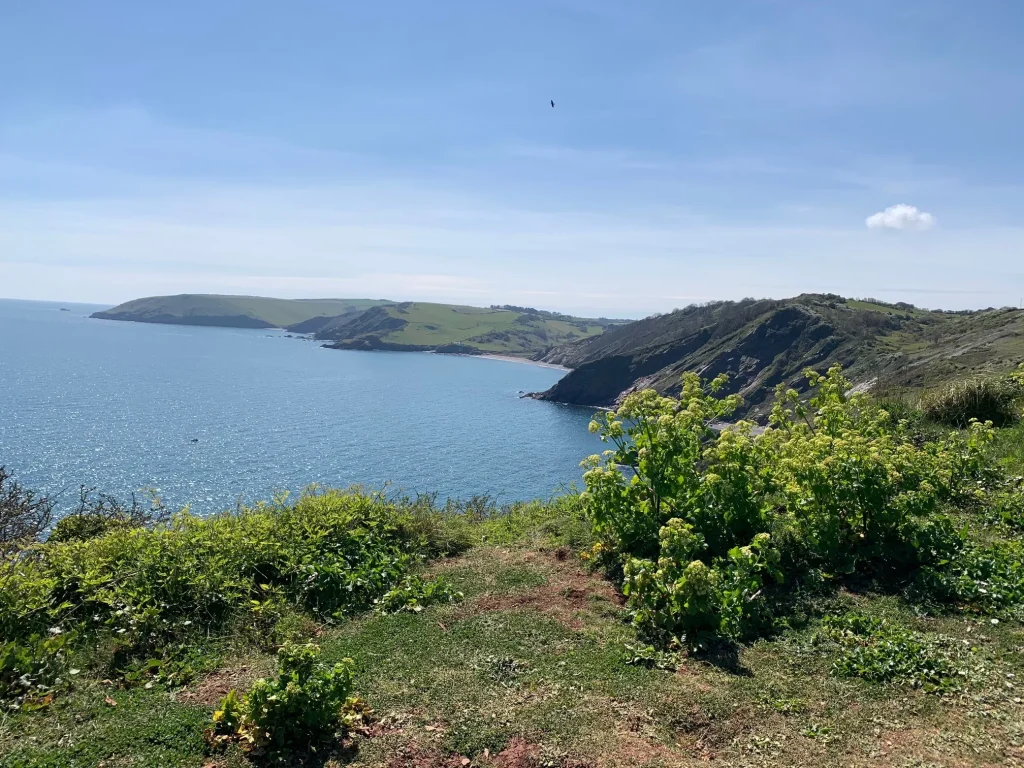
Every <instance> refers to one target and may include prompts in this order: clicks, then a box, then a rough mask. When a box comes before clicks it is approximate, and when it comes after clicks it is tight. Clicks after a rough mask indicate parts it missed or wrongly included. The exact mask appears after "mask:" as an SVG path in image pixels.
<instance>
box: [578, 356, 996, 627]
mask: <svg viewBox="0 0 1024 768" xmlns="http://www.w3.org/2000/svg"><path fill="white" fill-rule="evenodd" d="M806 375H807V378H808V384H809V387H810V389H811V391H812V394H813V396H812V397H811V398H810V402H809V404H806V405H805V404H804V403H803V401H802V400H801V399H800V397H799V396H798V394H797V392H796V391H794V390H786V389H784V388H780V389H779V390H778V391H777V399H776V404H775V407H774V409H773V411H772V414H771V419H770V428H769V429H767V430H765V431H764V432H763V434H759V435H758V434H755V433H754V430H753V428H752V427H753V425H751V424H749V423H746V422H739V423H738V424H736V425H733V426H731V427H728V428H726V429H723V430H720V431H716V429H714V428H713V426H712V424H713V423H715V422H716V421H719V420H722V419H724V418H727V417H728V416H729V415H730V414H731V413H732V412H733V411H734V410H735V408H736V406H737V405H738V404H739V399H738V398H737V397H736V396H735V395H732V396H729V397H725V398H722V399H719V398H718V397H717V396H716V394H717V393H718V392H719V391H720V390H721V389H722V387H723V386H724V385H725V383H726V380H725V378H724V377H718V378H717V379H715V380H714V381H712V382H710V383H709V384H705V383H703V382H701V380H700V379H699V378H698V377H697V376H696V375H692V374H690V375H686V376H684V377H683V386H682V392H681V394H680V396H679V397H678V398H671V397H662V396H660V395H658V394H657V393H655V392H652V391H645V392H639V393H635V394H633V395H630V396H629V397H627V398H626V400H625V401H624V402H623V404H622V406H621V408H620V409H619V410H618V411H616V412H611V413H608V414H605V416H604V419H603V421H595V422H593V423H592V424H591V430H592V431H595V432H598V433H600V435H601V437H602V439H604V440H605V441H607V442H610V443H611V444H612V445H613V446H614V449H613V450H610V451H606V452H605V455H604V457H603V458H602V457H598V456H592V457H590V458H589V459H588V460H587V461H586V462H584V465H585V467H586V468H587V471H586V473H585V475H584V480H585V482H586V485H587V490H586V492H585V493H584V494H583V495H582V499H583V502H584V505H585V507H586V509H587V511H588V514H589V516H590V519H591V520H592V523H593V526H594V531H595V534H596V535H597V536H598V538H599V542H600V545H599V546H598V547H597V548H596V551H597V552H599V553H600V554H601V556H602V557H603V558H604V559H606V560H607V558H608V557H609V556H610V557H611V558H613V564H615V563H617V564H618V565H619V566H621V568H622V573H623V578H624V587H623V591H624V592H625V593H626V595H627V596H628V598H629V600H628V605H629V608H630V609H631V611H632V612H633V616H634V622H635V624H636V626H637V627H638V629H639V630H640V631H641V632H642V633H643V634H645V635H646V636H647V638H648V639H651V640H652V641H656V642H658V643H660V644H665V643H668V644H672V643H675V642H678V643H681V644H690V645H694V644H699V643H700V642H701V641H702V638H703V637H704V636H706V635H715V636H727V637H741V636H743V635H744V634H748V633H751V632H756V631H758V630H759V628H760V627H762V626H763V625H764V623H765V622H766V621H769V620H770V612H769V606H768V604H767V601H766V597H767V596H768V595H770V594H772V593H773V592H777V589H776V588H775V585H776V584H779V583H782V582H786V583H787V584H789V585H790V586H793V585H794V584H795V583H797V582H799V581H801V580H805V581H806V580H807V579H808V577H809V576H810V577H811V578H812V580H816V581H820V580H822V579H826V580H828V579H835V578H837V577H838V578H842V577H846V576H851V575H858V576H879V575H885V576H892V575H902V574H910V573H913V572H915V571H916V570H917V569H919V568H920V567H922V566H924V565H927V564H931V563H934V562H935V561H937V560H938V559H940V558H941V556H942V555H941V553H942V552H943V551H946V550H949V549H951V548H955V547H956V546H959V543H958V542H959V541H960V538H961V535H960V533H959V532H958V531H957V530H956V529H955V528H951V527H950V526H944V525H942V524H938V527H936V525H937V524H936V522H935V520H936V515H937V513H938V512H939V510H940V509H941V507H942V505H943V504H945V503H947V502H952V501H955V500H958V499H961V498H965V497H971V498H974V497H975V496H977V494H978V493H979V492H981V493H983V488H982V491H979V490H978V489H979V487H980V486H979V485H978V482H977V481H978V480H979V478H980V477H981V476H982V475H983V474H984V472H985V471H986V469H987V461H986V459H985V447H986V445H987V443H988V442H989V441H990V440H991V430H990V429H989V428H988V427H986V426H984V425H979V424H974V425H973V426H972V427H971V429H970V430H968V431H967V432H966V433H962V434H960V433H958V434H953V435H950V436H949V437H947V438H944V439H943V440H941V441H937V442H930V443H925V444H924V445H923V446H919V445H918V444H916V443H915V442H914V440H913V439H911V436H910V435H909V434H908V433H906V432H905V431H904V430H903V429H902V428H901V426H900V424H899V423H897V424H895V425H894V424H893V421H892V419H891V417H890V415H889V414H888V413H887V412H886V411H885V410H883V409H882V408H880V407H878V406H877V405H875V404H872V403H871V402H870V401H868V400H867V399H866V398H865V397H864V396H862V395H857V394H853V395H848V394H847V393H848V392H849V391H850V382H849V381H847V380H846V379H845V378H844V377H843V375H842V372H841V370H840V369H839V368H834V369H832V370H831V371H829V373H828V375H827V376H821V375H819V374H817V373H815V372H813V371H808V372H807V374H806ZM942 537H945V538H944V539H943V538H942Z"/></svg>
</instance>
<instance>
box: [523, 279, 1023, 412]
mask: <svg viewBox="0 0 1024 768" xmlns="http://www.w3.org/2000/svg"><path fill="white" fill-rule="evenodd" d="M543 359H544V360H545V361H547V362H551V363H557V364H560V365H565V366H567V367H570V368H573V369H574V370H573V372H572V373H570V374H569V375H568V376H566V377H565V378H563V379H562V380H561V381H559V382H558V383H557V384H555V386H554V387H552V388H551V389H550V390H548V391H547V392H544V393H541V394H539V395H538V397H540V398H542V399H547V400H554V401H558V402H565V403H573V404H578V405H598V406H607V405H612V404H614V403H615V402H617V401H619V400H621V398H622V397H623V396H624V394H626V393H628V392H630V391H632V390H634V389H639V388H647V387H650V388H654V389H656V390H658V391H660V392H666V393H674V392H677V391H678V389H679V382H680V377H681V375H682V374H683V373H684V372H686V371H694V372H699V373H701V375H703V376H707V377H709V378H710V377H713V376H716V375H718V374H720V373H726V374H728V375H729V377H730V384H729V387H730V391H734V392H738V393H740V394H741V395H742V396H743V398H744V399H745V401H746V403H747V405H748V406H749V407H750V408H751V409H752V412H753V413H754V414H761V413H763V412H764V410H765V409H766V408H767V406H768V404H769V402H770V397H771V393H772V391H773V389H774V388H775V386H776V385H777V384H779V383H786V384H787V385H790V386H795V387H797V388H798V389H799V388H800V387H801V384H800V381H801V372H802V371H803V370H804V369H805V368H807V367H808V366H812V367H814V368H817V369H819V370H823V369H825V368H827V367H828V366H830V365H832V364H834V363H840V364H842V365H843V366H844V369H845V370H846V371H847V373H848V375H849V376H850V377H851V379H852V380H853V381H854V383H855V384H858V385H861V386H863V387H868V388H872V389H873V390H875V391H882V390H893V389H900V390H902V389H911V390H915V391H924V390H927V389H930V388H933V387H935V386H938V385H940V384H942V383H944V382H947V381H949V380H951V379H953V378H955V377H958V376H963V375H965V374H966V373H968V372H973V373H977V374H984V373H996V372H1000V371H1005V370H1009V369H1011V368H1013V367H1014V366H1015V365H1016V364H1017V363H1018V362H1020V361H1021V360H1024V311H1020V310H1017V309H1013V308H1004V309H989V310H981V311H977V312H957V313H952V312H941V311H927V310H922V309H918V308H916V307H913V306H911V305H909V304H902V303H901V304H885V303H882V302H876V301H855V300H848V299H844V298H843V297H841V296H835V295H821V294H805V295H802V296H797V297H795V298H792V299H782V300H775V299H766V300H754V299H745V300H743V301H738V302H736V301H722V302H714V303H710V304H704V305H700V306H692V307H687V308H685V309H681V310H677V311H675V312H672V313H669V314H665V315H657V316H654V317H649V318H647V319H645V320H640V321H638V322H635V323H630V324H629V325H624V326H621V327H619V328H615V329H612V330H610V331H609V332H608V333H605V334H603V335H602V336H599V337H596V338H590V339H585V340H583V341H579V342H575V343H572V344H568V345H566V346H563V347H559V348H557V349H554V350H551V351H550V352H548V353H547V354H546V355H544V357H543Z"/></svg>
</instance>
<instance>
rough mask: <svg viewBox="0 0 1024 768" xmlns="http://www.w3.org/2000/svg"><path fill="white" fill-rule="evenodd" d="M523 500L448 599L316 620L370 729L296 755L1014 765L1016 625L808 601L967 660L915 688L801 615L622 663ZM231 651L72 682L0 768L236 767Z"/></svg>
mask: <svg viewBox="0 0 1024 768" xmlns="http://www.w3.org/2000/svg"><path fill="white" fill-rule="evenodd" d="M545 509H546V508H545V507H544V506H543V505H539V504H537V505H527V506H525V507H523V508H521V509H519V510H518V511H516V512H515V513H514V514H513V515H512V516H511V518H510V519H507V520H506V519H497V518H495V519H492V520H485V521H483V522H482V523H479V524H478V525H479V527H478V528H475V529H474V533H475V535H474V540H475V541H476V542H477V544H476V546H474V547H473V548H472V549H470V550H469V551H468V552H466V553H465V554H463V555H461V556H459V557H456V558H452V559H448V560H442V561H439V562H437V563H435V564H433V565H432V566H430V575H439V574H443V575H444V576H445V577H446V578H447V579H449V580H451V582H452V583H453V584H454V585H456V586H457V587H458V588H459V589H461V590H462V591H463V592H464V593H465V599H464V600H463V601H462V602H461V603H458V604H455V605H439V606H433V607H429V608H427V609H425V610H423V611H422V612H420V613H400V614H394V615H377V614H370V615H364V616H360V617H357V618H354V619H352V620H349V621H347V622H345V623H343V624H341V625H339V626H336V627H327V626H323V627H320V628H319V629H318V630H317V633H318V634H319V637H318V639H317V642H318V643H319V644H320V646H321V648H322V650H323V658H324V660H325V661H329V662H332V661H335V660H340V659H341V658H344V657H351V658H353V659H354V660H355V663H356V668H357V677H356V681H355V687H356V689H357V690H358V691H360V692H361V693H362V695H363V696H364V697H365V698H366V699H367V700H368V702H369V703H370V704H371V705H372V706H373V707H374V709H375V710H376V713H377V716H378V723H377V724H376V725H374V726H373V727H372V729H370V731H369V732H368V734H366V735H358V736H355V737H354V738H352V739H350V740H348V741H346V742H345V743H342V744H338V745H337V748H336V749H335V750H334V751H333V752H331V754H329V755H323V754H321V755H319V756H316V757H314V758H311V759H310V760H311V762H312V764H327V765H345V764H347V765H352V766H366V767H367V768H369V767H370V766H381V767H382V768H383V767H385V766H398V765H410V766H447V765H461V764H462V761H463V760H469V761H470V763H468V764H472V765H479V766H543V765H549V766H563V767H564V768H568V767H569V766H576V768H580V767H582V766H663V767H664V766H691V765H693V766H696V765H704V764H706V763H707V762H709V761H713V762H714V763H717V764H721V765H733V766H774V765H794V766H824V765H835V766H839V765H843V766H857V765H862V766H911V765H928V766H932V765H937V766H968V765H978V766H982V765H1013V764H1021V763H1022V760H1024V751H1022V738H1024V732H1022V728H1021V725H1020V724H1021V722H1022V706H1021V703H1020V702H1021V698H1020V696H1021V691H1020V690H1019V688H1018V682H1017V681H1019V680H1024V653H1022V648H1024V632H1022V631H1021V628H1020V626H1019V625H1014V624H1011V623H1008V622H1007V623H999V624H993V623H992V622H991V620H989V619H987V618H983V619H978V618H975V617H965V616H957V615H949V616H942V617H937V618H926V617H922V616H921V615H920V614H919V611H917V610H916V609H915V608H914V607H913V606H911V605H910V604H908V603H906V602H904V601H903V600H902V599H900V598H898V597H894V596H887V595H881V594H873V593H870V592H865V593H859V594H853V593H841V594H839V595H838V596H836V597H834V598H832V599H831V602H830V603H829V604H828V605H824V604H823V605H820V606H818V608H819V609H821V610H826V609H827V610H828V611H829V612H831V613H835V612H843V611H847V612H851V613H855V614H856V615H858V616H867V617H871V618H873V619H875V620H879V621H881V620H884V621H885V622H886V624H887V625H888V626H895V627H903V628H905V632H904V634H903V635H901V637H902V636H904V635H906V633H913V637H914V638H917V639H921V640H923V641H924V642H925V643H926V644H927V645H928V647H946V645H948V644H950V643H952V644H954V645H959V646H962V647H963V648H964V650H963V651H962V652H961V655H962V656H965V657H966V658H967V659H968V660H969V662H970V667H969V668H970V669H971V675H970V677H969V679H966V680H965V681H964V685H963V687H962V689H961V690H956V691H953V692H950V693H947V694H944V695H936V694H934V693H928V692H925V691H924V690H922V689H921V688H919V687H914V686H913V685H910V684H903V683H900V682H892V683H878V682H870V681H869V680H865V679H861V678H859V677H851V676H848V675H847V674H838V673H837V672H836V669H835V667H836V663H837V661H838V660H840V655H839V654H840V651H839V650H837V649H836V648H834V647H832V646H829V645H828V644H823V643H821V642H818V641H817V640H816V635H817V634H819V633H820V630H821V623H820V622H819V620H818V619H817V618H813V617H812V618H811V619H810V620H808V621H807V622H805V623H803V624H802V625H800V626H796V627H794V628H793V629H792V630H790V631H788V632H786V633H784V634H782V635H780V636H777V637H774V638H769V639H765V640H761V641H758V642H756V643H754V644H752V645H749V646H745V647H740V648H739V649H738V652H737V653H735V654H734V655H729V654H726V655H724V656H722V657H720V658H712V659H710V660H696V659H687V660H684V661H682V663H681V666H680V668H679V670H678V671H672V670H668V671H666V670H663V669H658V668H656V667H653V666H652V667H645V666H639V665H633V664H630V663H628V662H627V659H628V658H629V657H630V655H631V653H630V651H629V648H630V646H632V645H635V643H636V640H635V636H634V634H633V632H632V630H631V628H630V627H629V625H628V623H627V622H626V620H625V615H624V610H623V608H622V607H621V605H620V600H619V598H618V597H617V594H616V592H615V590H614V589H613V588H612V587H611V585H610V584H609V583H607V582H606V581H604V580H603V579H602V578H601V577H600V576H599V575H597V574H595V573H591V572H588V571H586V570H585V569H584V568H583V567H582V566H581V564H580V563H579V561H578V560H577V559H576V558H575V556H574V554H573V550H572V549H570V546H571V547H576V546H579V545H581V544H583V543H585V542H583V541H582V540H581V534H580V528H579V526H578V524H577V522H576V521H574V520H573V519H572V515H571V514H566V509H565V508H564V507H562V508H547V509H546V511H547V513H548V517H547V518H545V515H544V512H545ZM272 663H273V662H272V658H271V656H270V655H269V654H267V653H259V652H256V651H253V650H251V649H250V650H248V651H246V652H244V653H243V652H242V651H240V650H239V649H235V650H231V651H224V652H222V653H221V654H220V655H219V657H217V658H211V667H212V668H213V670H214V671H212V672H210V673H209V674H207V675H206V676H204V677H201V678H200V679H198V680H197V681H195V682H193V683H192V684H190V685H189V686H187V687H186V688H184V689H179V690H168V689H166V688H163V687H161V686H159V685H158V686H154V687H153V688H150V689H146V688H141V687H140V688H133V689H128V690H124V689H119V688H116V687H115V686H111V685H104V684H103V683H102V682H99V681H95V680H85V681H83V682H81V683H80V684H79V685H77V686H76V687H75V689H74V690H73V692H72V693H70V694H69V695H67V696H65V697H59V698H57V699H56V700H55V701H54V703H53V704H52V705H51V706H50V707H48V708H45V709H43V710H41V711H38V712H23V713H11V714H9V715H7V716H6V717H5V718H4V719H3V724H2V726H0V755H2V757H0V766H3V768H14V767H15V766H18V767H19V768H21V767H22V766H72V765H74V766H99V765H104V766H108V767H109V766H127V765H132V766H196V767H197V768H198V767H199V766H243V765H246V764H247V761H246V759H245V758H244V757H243V756H242V755H240V754H238V753H235V752H231V751H229V752H227V753H225V754H214V755H210V754H208V753H207V751H206V747H205V745H204V741H203V730H204V728H205V727H207V725H208V721H209V717H210V714H211V712H212V710H213V708H214V705H215V704H216V700H217V698H218V697H219V696H220V695H223V694H224V693H226V691H227V689H228V688H230V687H236V686H237V687H245V686H246V685H247V684H248V683H249V682H251V679H252V677H254V676H256V675H257V674H260V673H261V672H260V670H265V669H268V668H269V667H270V666H271V665H272Z"/></svg>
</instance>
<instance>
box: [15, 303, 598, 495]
mask: <svg viewBox="0 0 1024 768" xmlns="http://www.w3.org/2000/svg"><path fill="white" fill-rule="evenodd" d="M61 307H65V308H67V309H69V310H71V311H69V312H65V311H61ZM96 309H99V307H92V306H86V305H81V304H53V303H44V302H24V301H9V300H7V301H0V465H6V466H7V468H8V469H9V470H10V471H12V472H13V473H14V474H15V475H16V477H17V478H18V479H19V480H20V481H21V482H22V483H23V484H24V485H26V486H29V487H32V488H35V489H38V490H40V491H43V492H47V493H58V492H61V491H64V492H65V496H64V499H66V500H67V501H68V502H70V500H71V497H73V496H75V495H76V492H77V488H78V486H79V485H82V484H85V485H89V486H94V487H97V488H99V489H100V490H102V491H105V492H107V493H111V494H114V495H118V496H125V495H127V494H129V493H131V492H132V491H138V490H142V489H148V488H149V489H157V490H158V492H159V494H160V495H161V496H162V498H163V499H164V500H165V501H166V502H167V503H168V504H170V505H172V506H175V507H177V506H182V505H185V504H188V505H191V507H192V509H193V510H194V511H196V512H199V513H210V512H214V511H218V510H222V509H229V508H234V507H235V505H236V503H237V502H238V501H239V500H242V501H243V502H251V501H254V500H258V499H269V498H270V497H271V495H272V494H273V493H275V492H276V491H281V490H290V491H293V492H295V491H299V490H301V489H302V488H304V487H306V486H307V485H309V484H311V483H324V484H328V485H332V486H348V485H350V484H356V483H358V484H363V485H366V486H370V487H374V488H380V487H382V486H383V485H384V484H385V483H390V486H389V490H390V492H399V491H403V492H406V493H409V494H412V493H416V492H426V493H437V494H438V495H439V497H440V498H441V499H444V498H446V497H453V498H467V497H469V496H472V495H474V494H490V495H492V496H496V497H498V499H499V500H502V501H514V500H520V499H532V498H547V497H549V496H551V495H552V494H554V493H556V492H558V491H559V490H561V489H564V488H565V487H566V486H568V485H569V484H571V483H574V482H575V483H578V482H579V480H580V470H579V467H578V465H579V462H580V460H581V459H582V458H583V457H585V456H587V455H589V454H591V453H596V452H598V451H600V450H601V447H602V446H601V443H600V441H598V440H597V438H595V437H594V436H592V435H590V434H589V433H588V432H587V424H588V422H589V420H590V417H591V415H592V414H591V411H589V410H587V409H580V408H572V407H567V406H560V405H556V404H553V403H544V402H538V401H535V400H530V399H522V398H521V397H520V396H519V393H520V391H526V392H529V391H537V390H542V389H546V388H547V387H549V386H551V385H552V384H553V383H554V382H555V381H556V380H557V379H558V378H559V377H560V376H561V375H562V372H561V371H558V370H552V369H549V368H542V367H539V366H534V365H528V364H524V363H517V362H506V361H500V360H486V359H473V358H466V357H453V356H446V355H433V354H421V353H402V352H355V351H338V350H328V349H323V348H322V347H320V346H319V345H318V344H317V343H314V342H310V341H306V340H300V339H295V338H287V337H286V336H285V334H284V333H283V332H280V331H254V330H241V329H229V328H202V327H188V326H173V325H149V324H143V323H125V322H117V321H109V320H92V319H89V318H88V315H89V313H90V312H92V311H95V310H96Z"/></svg>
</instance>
